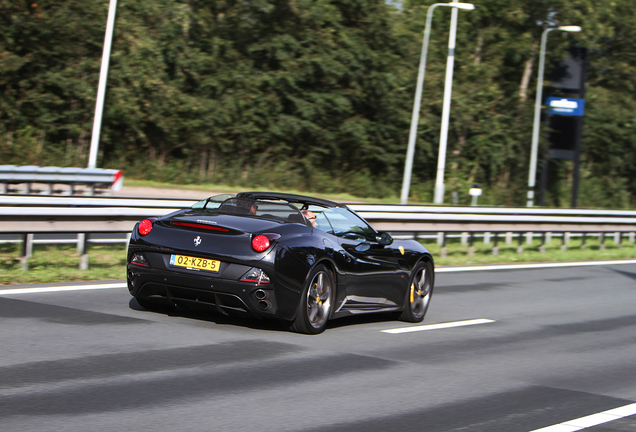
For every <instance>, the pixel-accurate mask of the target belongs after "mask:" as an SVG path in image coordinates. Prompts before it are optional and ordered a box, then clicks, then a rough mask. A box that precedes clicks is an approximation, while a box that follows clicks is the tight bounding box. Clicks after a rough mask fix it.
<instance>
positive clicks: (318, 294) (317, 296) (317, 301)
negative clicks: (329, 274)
mask: <svg viewBox="0 0 636 432" xmlns="http://www.w3.org/2000/svg"><path fill="white" fill-rule="evenodd" d="M315 288H318V284H315V285H314V289H315ZM316 303H318V305H322V301H320V293H319V292H318V291H316Z"/></svg>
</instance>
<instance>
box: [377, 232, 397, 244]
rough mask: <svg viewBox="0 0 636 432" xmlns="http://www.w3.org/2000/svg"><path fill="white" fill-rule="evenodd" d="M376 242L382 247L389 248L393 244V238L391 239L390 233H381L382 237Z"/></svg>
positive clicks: (379, 236)
mask: <svg viewBox="0 0 636 432" xmlns="http://www.w3.org/2000/svg"><path fill="white" fill-rule="evenodd" d="M376 240H377V242H378V244H379V245H380V246H388V245H390V244H391V243H393V237H391V234H389V233H388V232H383V233H380V235H378V236H377V237H376Z"/></svg>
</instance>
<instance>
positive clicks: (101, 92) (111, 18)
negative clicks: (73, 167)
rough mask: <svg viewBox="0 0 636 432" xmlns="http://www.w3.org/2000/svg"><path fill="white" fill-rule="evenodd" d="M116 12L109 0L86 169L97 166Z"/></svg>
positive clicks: (115, 0)
mask: <svg viewBox="0 0 636 432" xmlns="http://www.w3.org/2000/svg"><path fill="white" fill-rule="evenodd" d="M116 11H117V0H110V4H109V6H108V19H107V20H106V34H105V36H104V51H103V53H102V67H101V70H100V72H99V83H98V84H97V101H96V102H95V119H94V120H93V135H92V136H91V148H90V152H89V156H88V168H95V166H96V165H97V149H98V148H99V134H100V133H101V130H102V113H103V111H104V97H105V95H106V80H107V79H108V63H109V61H110V47H111V45H112V42H113V29H114V27H115V13H116Z"/></svg>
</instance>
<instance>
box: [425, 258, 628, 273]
mask: <svg viewBox="0 0 636 432" xmlns="http://www.w3.org/2000/svg"><path fill="white" fill-rule="evenodd" d="M619 264H636V260H619V261H576V262H558V263H524V264H501V265H487V264H486V265H475V266H462V267H436V268H435V273H453V272H464V271H488V270H519V269H535V268H554V267H584V266H604V265H619Z"/></svg>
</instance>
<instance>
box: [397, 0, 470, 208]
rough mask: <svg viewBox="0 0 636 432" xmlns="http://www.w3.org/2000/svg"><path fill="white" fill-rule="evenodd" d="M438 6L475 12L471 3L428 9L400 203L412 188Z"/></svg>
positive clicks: (456, 3)
mask: <svg viewBox="0 0 636 432" xmlns="http://www.w3.org/2000/svg"><path fill="white" fill-rule="evenodd" d="M437 6H447V7H452V8H453V12H454V13H455V14H456V13H457V11H456V10H457V9H464V10H473V9H474V8H475V6H474V5H472V4H470V3H458V2H454V3H435V4H433V5H431V6H430V7H429V8H428V12H427V13H426V26H425V27H424V41H423V43H422V55H421V56H420V68H419V71H418V75H417V85H416V88H415V101H414V102H413V114H412V116H411V129H410V132H409V143H408V147H407V150H406V161H405V164H404V179H403V180H402V193H401V196H400V201H401V203H402V204H406V203H407V202H408V198H409V188H410V186H411V172H412V170H413V155H414V153H415V139H416V138H417V123H418V120H419V116H420V104H421V100H422V87H423V85H424V74H425V69H426V56H427V53H428V41H429V38H430V33H431V22H432V20H433V10H434V9H435V8H436V7H437Z"/></svg>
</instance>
